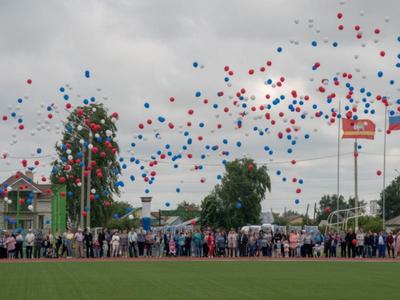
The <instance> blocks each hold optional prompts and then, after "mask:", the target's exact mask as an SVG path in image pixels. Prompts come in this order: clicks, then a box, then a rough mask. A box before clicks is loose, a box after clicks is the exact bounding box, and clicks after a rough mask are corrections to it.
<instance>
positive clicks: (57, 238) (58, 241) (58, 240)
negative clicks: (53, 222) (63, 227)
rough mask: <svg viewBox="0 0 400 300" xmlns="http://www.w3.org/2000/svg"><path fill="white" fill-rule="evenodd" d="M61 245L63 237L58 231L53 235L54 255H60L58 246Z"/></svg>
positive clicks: (60, 246) (57, 256)
mask: <svg viewBox="0 0 400 300" xmlns="http://www.w3.org/2000/svg"><path fill="white" fill-rule="evenodd" d="M62 246H63V238H62V235H61V234H60V232H59V231H57V232H56V236H55V257H56V258H59V257H60V248H62Z"/></svg>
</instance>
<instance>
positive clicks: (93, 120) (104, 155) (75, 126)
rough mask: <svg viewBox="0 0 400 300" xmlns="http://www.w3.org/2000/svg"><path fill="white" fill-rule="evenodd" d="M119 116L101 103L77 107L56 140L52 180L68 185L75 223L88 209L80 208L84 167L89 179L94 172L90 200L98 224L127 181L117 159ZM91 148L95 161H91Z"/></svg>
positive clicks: (92, 212)
mask: <svg viewBox="0 0 400 300" xmlns="http://www.w3.org/2000/svg"><path fill="white" fill-rule="evenodd" d="M117 119H118V114H117V113H113V114H111V115H109V114H108V111H107V109H106V108H105V107H104V106H103V104H101V103H91V104H90V105H86V106H82V107H77V108H75V109H73V110H72V111H71V112H70V114H69V116H68V117H67V120H66V123H65V128H64V132H63V137H62V140H61V143H57V144H56V152H57V155H58V159H56V160H55V161H54V162H53V163H52V166H53V169H52V174H51V181H52V183H61V184H66V185H67V198H68V200H67V212H68V216H69V219H70V220H71V221H72V223H73V224H74V225H75V226H76V224H78V222H79V218H80V215H81V214H83V215H84V216H85V215H86V213H87V212H86V211H83V212H82V211H81V208H80V200H81V176H82V171H83V174H84V178H85V181H87V177H88V175H89V173H90V175H91V180H90V183H91V194H90V200H89V201H90V202H91V225H92V226H94V227H95V226H103V225H104V223H103V222H104V220H106V219H107V214H109V212H107V207H109V206H110V205H111V203H112V202H113V201H114V196H115V195H119V186H120V185H123V183H122V182H120V181H118V176H119V174H120V173H121V166H120V164H119V162H118V160H117V154H118V152H119V146H118V143H117V138H116V132H117V128H116V125H115V123H116V120H117ZM90 135H92V137H93V138H92V142H90V138H89V136H90ZM89 151H90V152H91V155H92V163H91V165H88V154H89ZM86 186H87V185H86ZM85 209H86V208H85ZM82 225H83V224H81V226H82Z"/></svg>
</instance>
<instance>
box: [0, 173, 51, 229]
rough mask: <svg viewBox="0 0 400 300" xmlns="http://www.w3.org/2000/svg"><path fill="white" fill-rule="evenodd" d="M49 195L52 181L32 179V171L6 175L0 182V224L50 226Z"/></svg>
mask: <svg viewBox="0 0 400 300" xmlns="http://www.w3.org/2000/svg"><path fill="white" fill-rule="evenodd" d="M52 198H53V192H52V190H51V185H50V184H38V183H35V182H34V181H33V173H32V172H29V171H28V172H26V173H25V174H22V173H20V172H18V173H16V174H15V175H13V176H11V177H9V178H8V179H7V180H5V181H4V182H3V183H2V184H1V185H0V228H5V229H14V228H23V229H29V228H34V229H47V228H50V226H51V203H52Z"/></svg>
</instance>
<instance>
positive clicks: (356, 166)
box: [354, 139, 358, 232]
mask: <svg viewBox="0 0 400 300" xmlns="http://www.w3.org/2000/svg"><path fill="white" fill-rule="evenodd" d="M357 161H358V152H357V139H355V140H354V208H355V219H354V220H355V224H354V225H355V226H354V227H355V232H357V231H358V162H357Z"/></svg>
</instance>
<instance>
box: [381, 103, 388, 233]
mask: <svg viewBox="0 0 400 300" xmlns="http://www.w3.org/2000/svg"><path fill="white" fill-rule="evenodd" d="M386 130H387V105H385V130H384V131H383V187H382V189H383V190H382V227H383V230H385V228H386V224H385V200H386V192H385V187H386Z"/></svg>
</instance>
